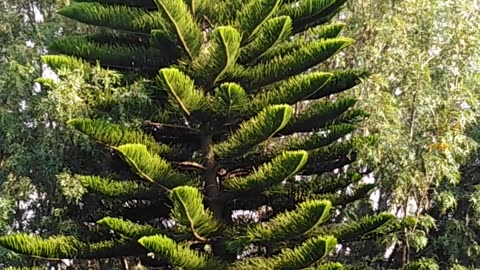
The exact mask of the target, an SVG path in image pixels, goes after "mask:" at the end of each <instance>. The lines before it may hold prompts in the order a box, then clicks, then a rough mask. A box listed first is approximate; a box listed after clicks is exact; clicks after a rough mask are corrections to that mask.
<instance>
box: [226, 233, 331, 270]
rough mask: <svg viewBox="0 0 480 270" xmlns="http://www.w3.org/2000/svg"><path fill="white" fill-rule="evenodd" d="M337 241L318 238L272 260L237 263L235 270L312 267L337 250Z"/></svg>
mask: <svg viewBox="0 0 480 270" xmlns="http://www.w3.org/2000/svg"><path fill="white" fill-rule="evenodd" d="M336 245H337V240H336V239H335V238H334V237H332V236H326V237H322V236H320V237H316V238H311V239H309V240H307V241H305V242H304V243H303V244H302V245H301V246H299V247H296V248H295V249H285V250H282V252H281V253H280V254H279V255H276V256H274V257H272V258H268V259H264V258H251V259H246V260H244V261H240V262H238V263H236V264H235V265H234V266H233V267H232V269H234V270H250V269H251V270H258V269H262V270H267V269H282V270H296V269H302V268H305V267H308V266H310V265H312V264H313V263H315V262H317V261H319V260H321V259H323V258H325V257H326V256H328V254H329V253H330V252H331V251H332V250H333V249H335V246H336Z"/></svg>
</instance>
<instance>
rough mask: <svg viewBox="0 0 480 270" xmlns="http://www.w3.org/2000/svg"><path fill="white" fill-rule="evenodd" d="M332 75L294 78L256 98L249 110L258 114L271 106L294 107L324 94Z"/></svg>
mask: <svg viewBox="0 0 480 270" xmlns="http://www.w3.org/2000/svg"><path fill="white" fill-rule="evenodd" d="M332 75H333V74H331V73H325V72H314V73H309V74H305V75H299V76H295V77H292V78H290V79H289V80H286V81H284V82H281V83H279V84H278V85H275V87H272V88H269V89H268V90H266V91H263V92H262V93H260V94H257V95H256V96H254V97H253V98H252V101H251V103H250V104H249V106H248V109H247V110H248V111H249V112H250V111H251V112H255V113H256V112H258V111H260V110H261V109H262V108H265V107H266V106H268V105H271V104H289V105H293V104H295V103H297V102H299V101H302V100H304V99H308V98H309V97H310V96H312V95H314V94H316V93H317V92H323V89H324V87H325V85H326V84H327V83H328V82H329V81H330V79H331V78H332Z"/></svg>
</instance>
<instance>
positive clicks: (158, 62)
mask: <svg viewBox="0 0 480 270" xmlns="http://www.w3.org/2000/svg"><path fill="white" fill-rule="evenodd" d="M102 39H105V40H102ZM128 41H129V42H130V43H126V42H127V41H125V39H121V38H120V37H117V36H114V35H105V36H104V37H100V35H99V34H97V35H88V36H79V37H62V38H57V39H55V40H54V41H53V42H51V43H50V44H49V47H48V49H49V51H51V52H54V53H60V54H65V55H71V56H75V57H79V58H82V59H83V60H85V61H87V62H88V63H91V64H96V63H97V62H99V63H100V64H101V65H102V66H107V67H112V68H123V69H142V70H145V71H148V72H149V73H150V72H152V71H155V72H156V71H157V70H158V69H159V68H160V67H164V66H166V65H168V64H169V63H171V62H172V60H174V59H175V56H176V54H175V52H174V51H173V50H172V49H168V48H166V47H165V46H163V47H161V46H159V45H156V46H155V47H153V46H151V47H150V46H138V45H136V44H135V42H132V41H131V38H130V40H128ZM159 47H160V48H161V49H160V48H159ZM119 56H121V57H119Z"/></svg>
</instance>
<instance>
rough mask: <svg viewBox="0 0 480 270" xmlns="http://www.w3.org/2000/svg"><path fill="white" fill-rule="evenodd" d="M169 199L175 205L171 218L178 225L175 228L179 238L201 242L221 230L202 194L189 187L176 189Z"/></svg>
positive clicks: (169, 195)
mask: <svg viewBox="0 0 480 270" xmlns="http://www.w3.org/2000/svg"><path fill="white" fill-rule="evenodd" d="M168 197H169V198H170V200H171V201H172V203H173V209H172V212H171V216H172V218H173V220H174V221H175V222H176V223H178V226H177V227H176V228H175V230H176V232H177V233H180V235H178V237H180V238H184V239H190V238H191V237H192V236H193V237H194V238H196V239H197V240H200V241H205V240H206V239H207V238H208V237H210V236H212V235H214V234H216V233H218V232H219V230H220V229H221V224H220V222H219V221H218V220H216V219H215V218H214V216H213V213H212V212H211V211H210V210H208V209H205V207H204V205H203V195H202V193H201V192H200V191H199V190H198V189H196V188H194V187H188V186H181V187H177V188H174V189H173V190H172V191H171V192H170V193H169V194H168Z"/></svg>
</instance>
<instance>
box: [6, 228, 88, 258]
mask: <svg viewBox="0 0 480 270" xmlns="http://www.w3.org/2000/svg"><path fill="white" fill-rule="evenodd" d="M0 245H1V246H3V247H4V248H6V249H9V250H12V251H14V252H17V253H20V254H25V255H29V256H35V257H41V258H52V259H53V258H58V259H60V258H72V257H76V256H77V255H78V254H79V252H81V251H82V250H83V249H84V248H85V244H84V243H82V242H80V241H78V240H77V239H76V238H75V237H72V236H51V237H49V238H47V239H43V238H41V237H39V236H36V235H28V234H23V233H17V234H12V235H6V236H2V237H0Z"/></svg>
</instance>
